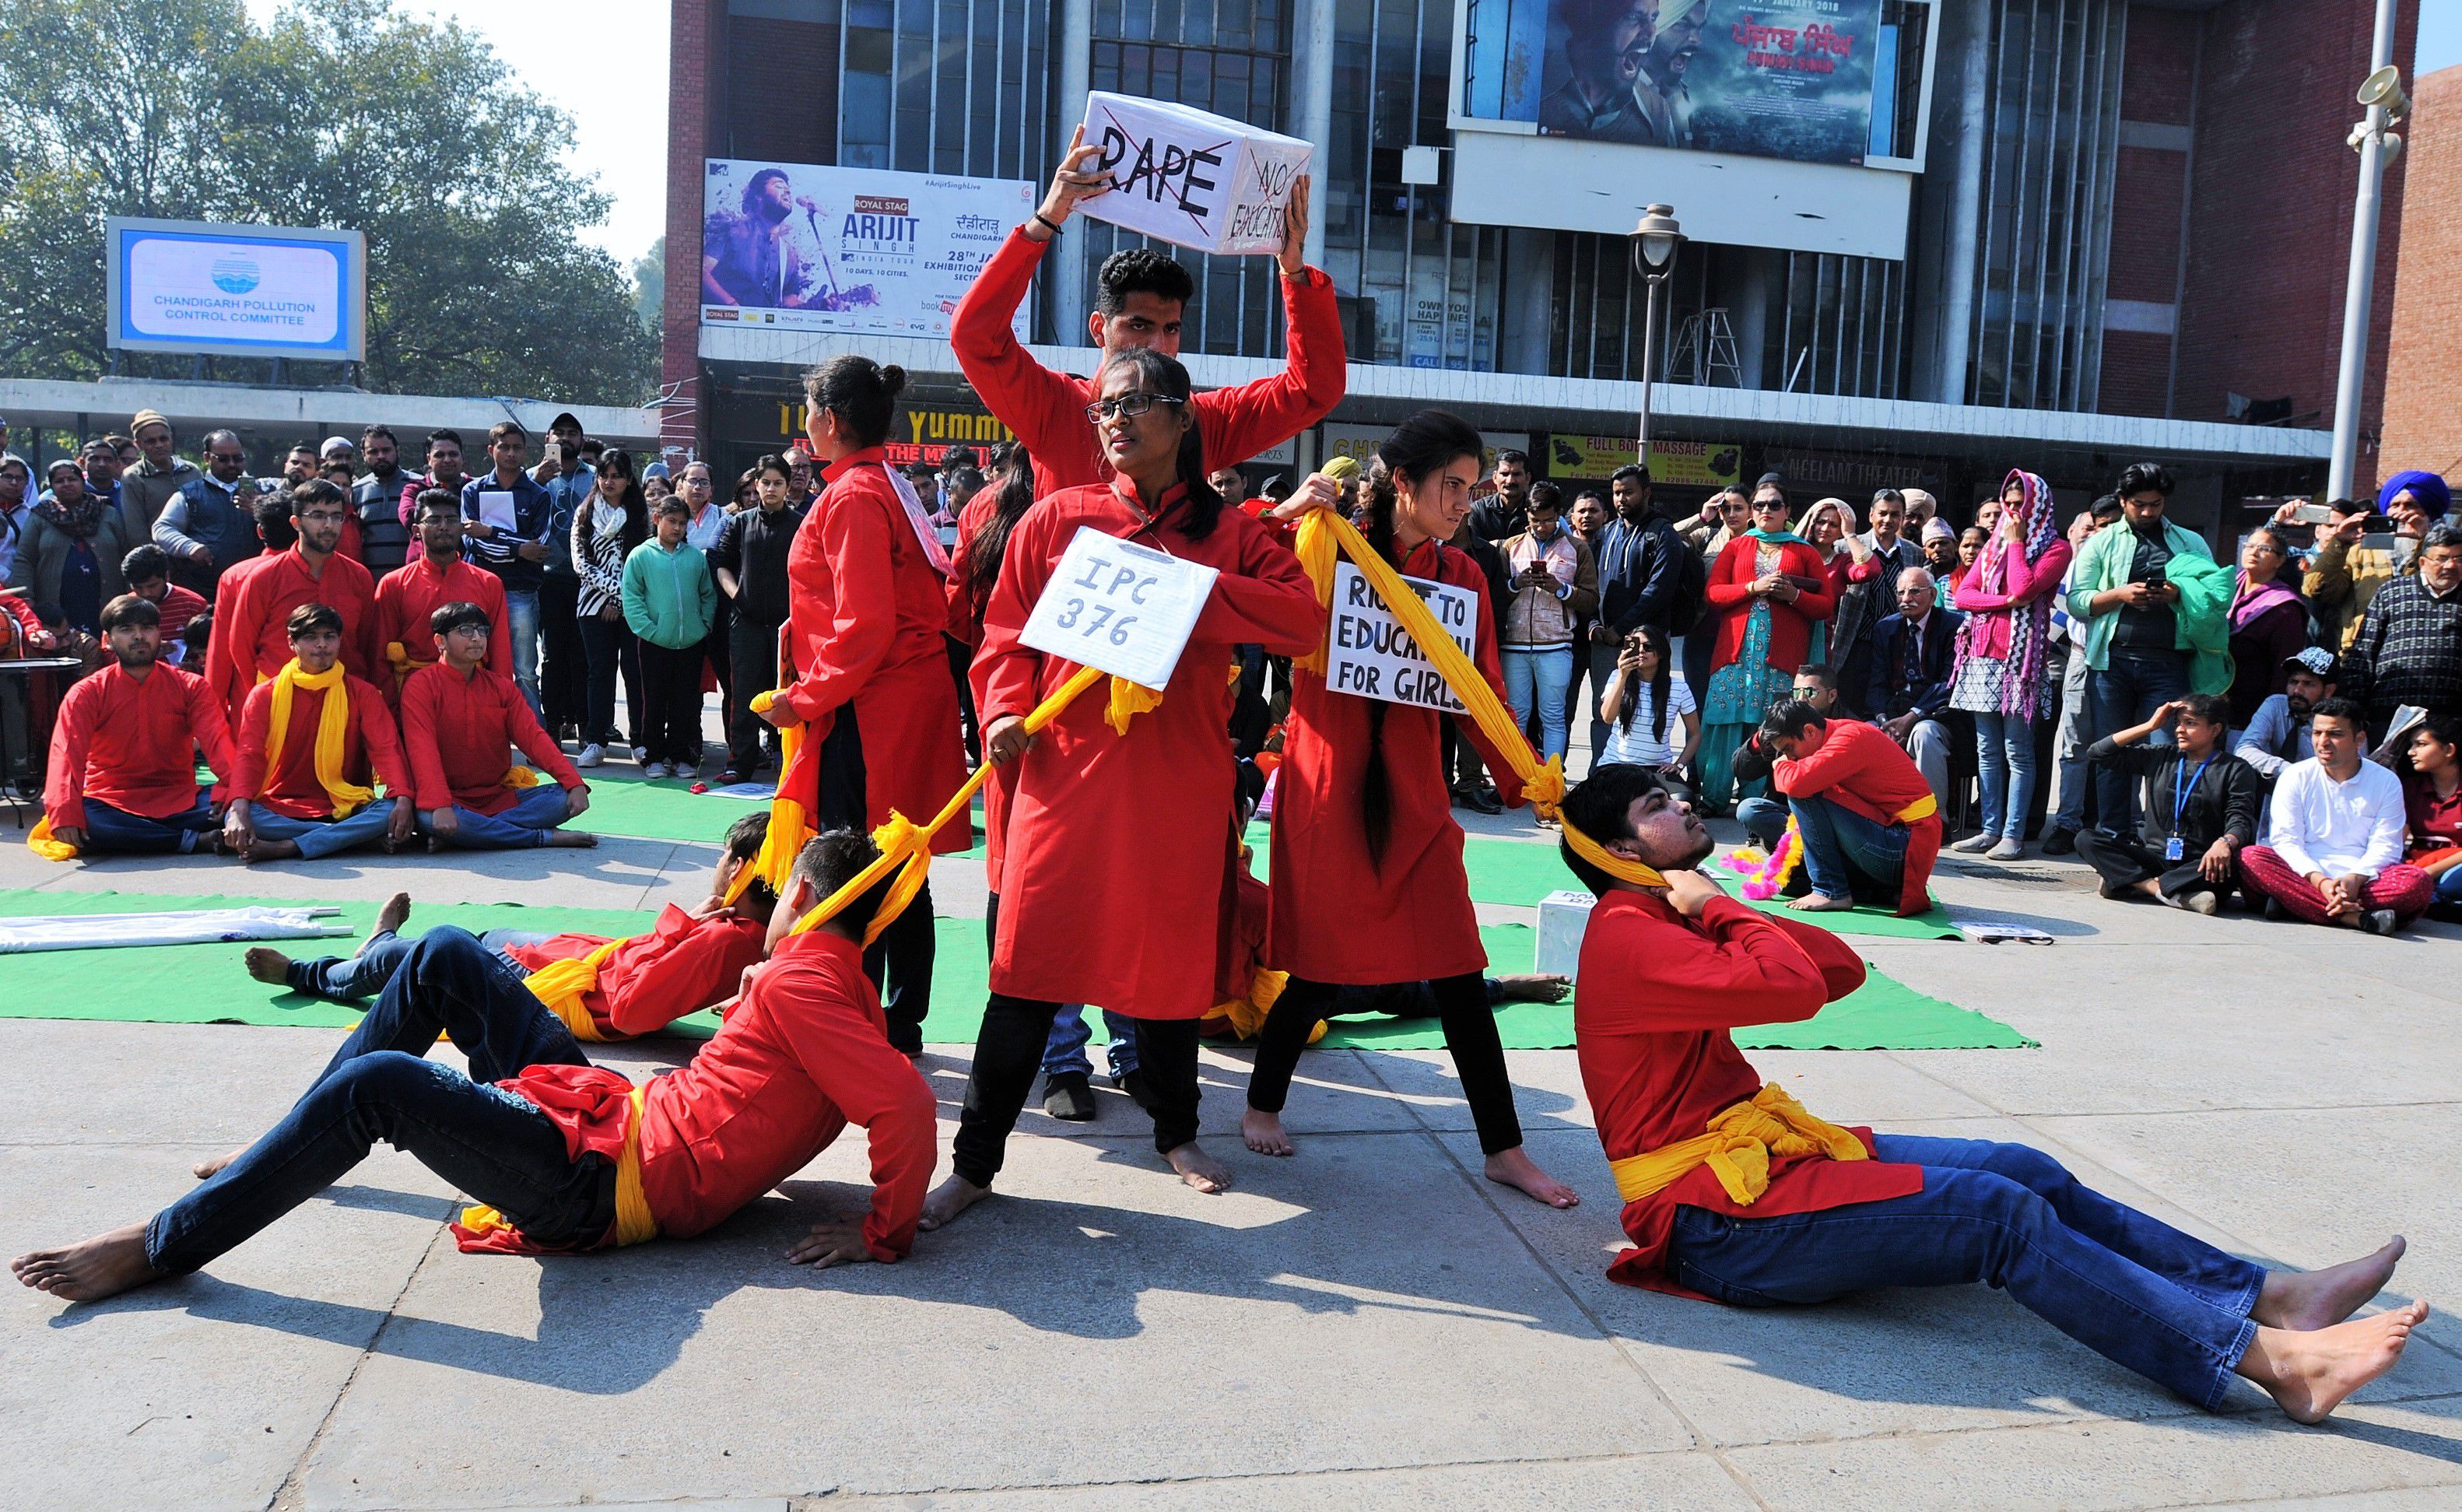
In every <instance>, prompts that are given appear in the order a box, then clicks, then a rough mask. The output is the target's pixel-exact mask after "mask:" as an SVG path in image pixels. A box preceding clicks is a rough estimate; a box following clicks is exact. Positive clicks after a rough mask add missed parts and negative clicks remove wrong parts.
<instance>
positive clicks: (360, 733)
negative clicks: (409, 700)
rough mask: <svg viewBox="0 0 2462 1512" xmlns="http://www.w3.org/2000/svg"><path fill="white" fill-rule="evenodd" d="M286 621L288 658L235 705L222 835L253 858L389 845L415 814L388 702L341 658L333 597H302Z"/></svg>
mask: <svg viewBox="0 0 2462 1512" xmlns="http://www.w3.org/2000/svg"><path fill="white" fill-rule="evenodd" d="M286 628H287V630H288V633H289V636H290V639H291V660H290V662H289V663H288V664H287V665H285V666H284V667H283V669H282V671H281V672H280V673H279V674H277V675H276V676H275V677H273V678H272V679H271V680H269V681H265V682H260V683H258V684H256V686H254V687H252V688H250V689H248V697H247V699H246V701H245V702H244V703H243V705H242V713H241V715H240V727H239V771H238V772H237V773H236V774H235V775H234V776H233V777H232V779H231V800H230V811H229V812H228V813H227V815H226V816H225V817H224V821H223V843H224V844H225V845H227V846H228V847H229V848H230V849H231V850H233V851H235V852H237V853H239V855H240V857H241V858H242V859H243V860H247V861H251V862H253V861H281V860H288V859H290V858H291V857H292V856H305V857H307V858H308V859H309V860H312V861H313V860H314V859H316V858H317V857H318V856H322V855H332V854H334V853H335V852H337V851H347V850H349V849H350V848H351V847H353V846H355V845H365V844H367V843H368V842H369V841H371V840H381V841H383V842H384V848H385V849H386V850H387V851H391V850H393V849H394V847H396V846H398V845H400V844H401V843H402V842H403V841H405V840H407V839H409V838H410V837H411V834H412V832H413V831H414V829H415V828H416V826H417V824H418V820H419V815H418V813H417V811H416V810H413V809H412V807H411V802H410V767H409V764H408V763H406V762H405V761H403V760H402V755H401V737H400V734H399V733H398V732H397V731H396V730H395V728H394V723H393V711H392V710H390V709H388V708H386V707H385V702H384V695H383V694H382V693H379V692H378V691H377V688H376V684H374V683H372V682H364V681H361V680H359V679H357V678H355V677H353V676H351V675H350V674H349V673H348V672H347V671H345V670H344V669H343V668H342V667H341V665H340V664H339V659H340V657H341V654H342V616H340V615H339V614H338V613H336V612H335V610H334V609H333V608H332V607H331V606H330V605H326V604H301V605H300V606H299V607H298V608H296V609H294V610H292V611H291V618H290V621H289V624H288V625H287V627H286ZM378 779H381V780H382V781H383V783H384V787H385V797H384V799H383V800H382V801H381V802H379V801H378V798H377V796H376V792H375V789H374V788H372V787H371V786H370V784H371V783H372V782H374V781H376V780H378Z"/></svg>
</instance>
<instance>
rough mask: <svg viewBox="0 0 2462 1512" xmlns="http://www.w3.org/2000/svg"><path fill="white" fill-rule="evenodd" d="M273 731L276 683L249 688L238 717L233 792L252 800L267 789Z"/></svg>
mask: <svg viewBox="0 0 2462 1512" xmlns="http://www.w3.org/2000/svg"><path fill="white" fill-rule="evenodd" d="M272 732H273V684H272V683H270V682H260V683H258V684H257V685H256V686H255V687H252V688H250V689H248V699H247V701H246V702H245V703H244V704H243V705H242V706H241V709H240V717H239V751H238V754H237V762H238V770H237V771H236V772H234V773H233V774H232V776H231V781H230V795H231V796H232V797H233V798H245V799H247V800H248V802H250V803H254V802H255V801H256V797H257V794H259V793H261V792H263V791H264V790H265V781H266V777H267V775H268V774H267V772H266V769H265V743H266V742H267V741H268V740H269V739H270V738H271V736H272Z"/></svg>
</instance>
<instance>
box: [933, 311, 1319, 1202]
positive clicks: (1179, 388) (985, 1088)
mask: <svg viewBox="0 0 2462 1512" xmlns="http://www.w3.org/2000/svg"><path fill="white" fill-rule="evenodd" d="M1087 419H1088V421H1090V422H1091V424H1092V425H1093V427H1094V431H1095V436H1096V440H1097V442H1098V443H1099V444H1100V445H1101V447H1102V452H1103V458H1104V460H1105V461H1106V462H1108V463H1109V464H1111V466H1112V478H1111V480H1110V482H1108V483H1106V484H1099V485H1094V486H1087V487H1077V488H1065V489H1062V490H1060V491H1059V492H1056V493H1053V494H1051V495H1050V496H1048V497H1047V498H1045V499H1044V500H1043V501H1042V502H1041V503H1039V504H1037V505H1036V506H1035V507H1034V508H1032V509H1031V510H1029V511H1028V512H1027V513H1026V515H1025V517H1024V518H1022V519H1020V520H1019V521H1018V522H1017V524H1016V526H1015V528H1014V529H1011V531H1010V532H1009V537H1008V547H1007V551H1006V553H1005V557H1004V561H1003V563H1002V566H1001V572H1000V576H999V580H998V581H997V582H996V583H995V584H994V585H993V588H992V593H991V598H990V600H989V602H988V603H986V604H985V606H984V609H983V649H982V650H981V651H980V652H979V653H978V654H977V655H976V658H975V667H974V680H975V704H976V707H977V708H978V709H980V710H981V711H982V714H983V756H984V759H985V760H987V761H991V762H995V763H999V764H1002V765H1006V764H1008V763H1012V762H1014V763H1016V764H1017V788H1016V791H1015V794H1014V796H1013V799H1012V801H1011V803H1010V806H1009V810H1008V820H1007V834H1006V836H1005V852H1006V853H1005V856H1004V860H1003V863H1002V868H1001V891H1000V918H999V920H998V924H997V931H996V934H995V942H994V945H993V949H992V969H991V997H990V1001H989V1002H988V1003H987V1004H985V1005H984V1008H983V1030H982V1032H981V1034H980V1035H979V1036H978V1038H977V1040H976V1042H975V1061H974V1070H973V1073H972V1074H971V1075H970V1076H969V1077H968V1079H967V1082H966V1106H965V1112H964V1115H963V1116H962V1117H961V1119H960V1121H959V1125H958V1137H957V1141H956V1145H955V1147H954V1149H953V1150H952V1152H951V1157H950V1169H951V1175H950V1177H949V1178H948V1179H947V1180H946V1181H944V1182H942V1183H941V1184H940V1186H939V1189H938V1190H936V1191H935V1192H934V1193H933V1194H932V1196H931V1197H930V1199H927V1200H926V1201H925V1203H924V1207H923V1223H924V1226H926V1227H938V1226H939V1224H942V1223H945V1222H947V1221H949V1220H951V1219H953V1218H955V1217H957V1216H958V1214H960V1213H961V1212H963V1211H965V1209H966V1208H968V1207H969V1206H971V1205H973V1204H974V1203H975V1202H976V1201H978V1200H980V1199H982V1198H983V1196H984V1195H985V1194H986V1193H988V1191H989V1190H990V1188H991V1184H992V1179H993V1177H995V1176H997V1175H998V1174H999V1172H1000V1168H1001V1156H1002V1153H1003V1149H1004V1146H1005V1145H1006V1143H1007V1140H1008V1134H1009V1130H1010V1129H1011V1127H1012V1126H1014V1125H1015V1123H1016V1122H1017V1115H1018V1111H1019V1110H1020V1109H1021V1108H1023V1107H1024V1106H1025V1103H1026V1093H1027V1092H1028V1091H1031V1090H1032V1088H1033V1085H1034V1078H1035V1073H1036V1072H1037V1071H1038V1070H1039V1069H1041V1068H1042V1064H1043V1052H1044V1046H1045V1043H1046V1041H1047V1039H1048V1038H1049V1036H1050V1033H1051V1026H1052V1019H1053V1016H1054V1015H1055V1014H1056V1013H1058V1011H1059V1009H1060V1005H1061V1004H1064V1003H1096V1004H1102V1005H1103V1006H1105V1007H1108V1008H1112V1009H1114V1010H1116V1011H1118V1012H1120V1013H1124V1014H1127V1015H1129V1016H1131V1017H1132V1018H1134V1019H1135V1020H1136V1034H1137V1044H1138V1061H1139V1069H1140V1071H1141V1073H1142V1076H1143V1080H1144V1083H1145V1086H1146V1088H1147V1091H1148V1093H1149V1096H1150V1101H1149V1103H1148V1108H1149V1111H1150V1112H1152V1113H1153V1115H1154V1120H1155V1150H1156V1151H1157V1152H1158V1153H1160V1154H1161V1155H1162V1156H1163V1157H1164V1158H1165V1159H1166V1160H1168V1161H1169V1162H1170V1164H1171V1167H1172V1169H1173V1170H1174V1171H1177V1173H1179V1176H1180V1178H1181V1179H1182V1180H1184V1181H1186V1182H1187V1183H1188V1184H1189V1185H1190V1186H1193V1187H1195V1188H1197V1189H1198V1190H1199V1191H1200V1192H1219V1191H1221V1190H1222V1189H1223V1188H1225V1187H1227V1186H1229V1185H1230V1181H1231V1176H1230V1172H1229V1171H1228V1170H1227V1169H1226V1168H1224V1167H1223V1166H1222V1165H1221V1163H1220V1162H1219V1161H1217V1160H1216V1159H1215V1158H1214V1157H1213V1156H1210V1155H1208V1154H1206V1153H1205V1152H1204V1151H1203V1150H1201V1149H1199V1146H1198V1143H1197V1097H1198V1091H1197V1027H1198V1021H1199V1019H1201V1018H1203V1017H1204V1016H1205V1014H1206V1013H1207V1012H1208V1011H1209V1010H1211V1009H1212V1008H1213V1007H1214V1005H1215V1004H1218V1003H1220V1002H1221V1001H1222V999H1223V998H1224V996H1225V995H1226V994H1225V992H1224V983H1222V981H1221V978H1222V977H1223V975H1224V969H1223V968H1224V965H1225V964H1226V962H1225V960H1224V957H1225V954H1226V952H1225V949H1224V945H1225V941H1226V940H1228V939H1229V938H1230V932H1231V929H1232V925H1233V922H1234V915H1233V903H1234V893H1233V890H1232V886H1233V884H1232V867H1233V865H1234V864H1235V863H1234V856H1235V855H1236V853H1237V844H1238V836H1237V834H1236V833H1235V832H1234V830H1233V825H1232V807H1233V800H1234V797H1235V790H1236V786H1237V784H1236V777H1235V771H1234V767H1233V760H1232V752H1231V737H1230V718H1231V692H1232V683H1231V680H1230V672H1231V668H1232V666H1233V663H1234V648H1235V647H1237V646H1240V645H1243V644H1248V645H1262V646H1263V647H1264V648H1265V649H1266V650H1267V651H1269V652H1274V653H1279V654H1283V655H1295V654H1299V653H1303V652H1306V651H1307V650H1308V649H1309V648H1310V647H1312V646H1313V645H1315V644H1316V642H1317V641H1318V640H1319V639H1320V638H1322V637H1323V636H1324V634H1325V611H1324V610H1323V609H1321V608H1319V607H1318V605H1317V599H1316V590H1315V588H1314V587H1313V586H1312V585H1311V584H1310V583H1309V582H1308V578H1307V573H1306V572H1302V571H1301V570H1300V564H1299V561H1298V559H1297V558H1295V557H1293V556H1292V555H1291V553H1290V551H1288V550H1287V549H1285V547H1283V546H1282V545H1281V544H1279V543H1278V542H1277V541H1276V540H1275V539H1274V536H1273V531H1272V530H1271V529H1269V528H1268V527H1266V526H1265V525H1263V524H1262V523H1260V522H1259V521H1257V520H1254V519H1251V518H1250V517H1248V516H1247V515H1245V514H1242V513H1241V512H1240V511H1239V510H1237V509H1226V508H1223V506H1222V497H1221V495H1220V494H1218V493H1216V492H1215V491H1214V488H1213V486H1211V485H1210V484H1208V483H1207V482H1206V475H1205V460H1204V443H1203V438H1202V437H1201V436H1200V435H1199V429H1198V423H1197V417H1196V415H1195V413H1194V412H1193V411H1192V410H1191V408H1190V405H1189V382H1188V370H1187V369H1186V368H1183V367H1181V366H1180V365H1179V364H1178V363H1177V362H1176V361H1174V360H1173V359H1171V358H1170V357H1167V356H1163V355H1162V354H1161V353H1159V352H1155V351H1152V350H1132V351H1126V352H1114V353H1112V354H1111V355H1110V356H1107V357H1106V358H1105V359H1104V362H1103V367H1102V371H1101V373H1100V374H1099V375H1098V377H1097V378H1096V379H1095V385H1094V402H1093V403H1092V404H1091V405H1089V406H1088V407H1087ZM1084 528H1091V529H1095V530H1099V531H1101V532H1103V533H1104V534H1107V535H1112V536H1116V537H1119V538H1120V539H1122V540H1125V541H1131V542H1134V543H1135V544H1137V545H1139V546H1143V547H1147V548H1150V549H1152V550H1155V551H1164V552H1167V553H1169V554H1170V555H1173V556H1176V557H1179V558H1181V559H1183V560H1187V561H1193V562H1199V563H1202V564H1203V565H1205V566H1207V567H1211V568H1213V569H1215V570H1216V572H1219V573H1220V576H1218V577H1217V578H1216V579H1215V580H1214V584H1213V587H1212V589H1211V590H1210V592H1209V594H1208V596H1207V598H1206V601H1205V607H1204V612H1203V613H1202V614H1201V615H1199V617H1198V621H1197V626H1196V630H1195V632H1194V633H1193V634H1192V635H1191V636H1190V637H1189V640H1188V643H1187V646H1186V649H1185V650H1184V651H1183V652H1182V653H1181V655H1180V658H1179V662H1178V665H1177V668H1176V669H1175V670H1174V671H1173V673H1172V677H1171V682H1170V685H1169V686H1168V687H1166V688H1165V689H1164V690H1163V694H1162V702H1160V703H1159V704H1157V705H1155V706H1154V707H1152V708H1148V709H1145V710H1144V711H1143V712H1140V713H1136V714H1134V715H1133V716H1129V717H1127V718H1125V720H1124V722H1123V724H1122V726H1121V727H1118V728H1115V727H1114V726H1113V725H1112V723H1111V719H1110V717H1109V716H1111V715H1112V712H1113V710H1112V707H1111V706H1110V705H1111V702H1112V701H1111V699H1109V698H1108V697H1107V696H1106V693H1107V685H1106V684H1105V683H1103V682H1099V681H1098V682H1097V683H1095V685H1094V686H1093V687H1092V688H1091V689H1090V690H1089V691H1087V692H1086V693H1085V694H1083V695H1081V696H1080V697H1079V698H1078V699H1077V701H1076V702H1074V703H1071V704H1070V705H1069V708H1068V709H1067V711H1066V712H1064V713H1063V714H1061V715H1060V717H1059V718H1058V719H1056V720H1054V721H1053V722H1052V723H1051V724H1050V726H1049V727H1048V728H1047V729H1046V730H1044V732H1043V733H1042V734H1040V735H1036V736H1028V735H1027V734H1026V727H1025V726H1026V715H1027V714H1028V713H1029V712H1031V711H1032V710H1033V708H1034V707H1035V705H1036V704H1037V703H1039V702H1042V701H1043V700H1044V699H1045V698H1046V697H1047V696H1048V695H1049V694H1050V693H1051V692H1052V691H1053V690H1054V689H1055V688H1057V687H1059V686H1060V684H1061V683H1062V682H1064V681H1067V680H1069V678H1070V677H1071V676H1073V675H1074V674H1075V673H1076V672H1077V670H1078V668H1077V664H1076V663H1074V662H1070V661H1066V660H1063V659H1060V658H1058V657H1055V656H1050V655H1047V654H1046V653H1043V652H1040V651H1037V650H1035V649H1034V648H1032V647H1030V646H1028V645H1026V644H1025V643H1024V641H1023V640H1021V639H1020V638H1019V637H1020V635H1021V633H1022V632H1023V631H1024V630H1025V628H1026V617H1027V616H1028V615H1030V614H1031V613H1032V612H1033V609H1034V605H1035V601H1036V600H1037V599H1038V598H1040V597H1041V596H1042V594H1043V590H1044V587H1045V585H1046V584H1047V583H1048V582H1050V580H1051V577H1052V572H1053V569H1054V568H1055V566H1056V565H1057V564H1058V562H1059V560H1060V558H1061V555H1062V553H1064V552H1065V551H1067V550H1068V548H1069V542H1070V540H1071V539H1073V538H1074V537H1075V536H1076V534H1077V532H1078V530H1079V529H1084ZM1121 712H1123V713H1125V712H1126V711H1125V707H1124V708H1123V709H1122V710H1121Z"/></svg>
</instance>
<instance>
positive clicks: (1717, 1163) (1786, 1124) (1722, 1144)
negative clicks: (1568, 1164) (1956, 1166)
mask: <svg viewBox="0 0 2462 1512" xmlns="http://www.w3.org/2000/svg"><path fill="white" fill-rule="evenodd" d="M1797 1155H1826V1156H1829V1158H1831V1159H1832V1160H1867V1159H1869V1158H1871V1156H1870V1155H1869V1153H1868V1152H1867V1151H1866V1150H1865V1148H1864V1141H1862V1140H1861V1139H1858V1138H1856V1137H1855V1136H1854V1135H1853V1134H1848V1133H1847V1132H1846V1130H1844V1129H1841V1128H1839V1127H1838V1126H1837V1125H1836V1124H1832V1123H1824V1122H1823V1121H1821V1120H1820V1119H1818V1118H1816V1117H1814V1116H1813V1115H1812V1114H1811V1113H1809V1112H1805V1111H1804V1107H1803V1104H1802V1103H1800V1102H1797V1101H1796V1100H1795V1099H1794V1098H1793V1097H1790V1096H1788V1095H1787V1094H1786V1091H1785V1090H1784V1089H1782V1088H1781V1087H1780V1086H1779V1085H1778V1083H1776V1082H1771V1083H1770V1084H1769V1085H1767V1086H1765V1087H1763V1088H1762V1089H1761V1090H1760V1091H1758V1092H1755V1093H1754V1094H1753V1095H1752V1097H1751V1099H1750V1100H1749V1101H1745V1102H1740V1103H1738V1104H1736V1105H1735V1106H1734V1107H1733V1108H1729V1109H1726V1110H1724V1111H1722V1112H1719V1113H1718V1114H1717V1116H1716V1117H1714V1118H1712V1119H1711V1120H1710V1130H1709V1132H1708V1133H1707V1134H1696V1135H1695V1136H1694V1137H1693V1138H1690V1139H1687V1140H1684V1141H1683V1142H1682V1143H1680V1144H1672V1145H1665V1146H1662V1147H1661V1148H1659V1149H1656V1150H1647V1151H1644V1152H1643V1153H1641V1154H1640V1155H1632V1156H1625V1157H1624V1158H1623V1159H1621V1160H1614V1161H1610V1162H1609V1169H1610V1170H1612V1171H1613V1172H1614V1173H1615V1180H1616V1194H1617V1195H1618V1196H1619V1197H1622V1198H1623V1199H1625V1200H1626V1201H1628V1202H1634V1201H1639V1200H1640V1199H1643V1198H1645V1197H1649V1196H1650V1195H1651V1194H1652V1193H1654V1192H1663V1191H1665V1190H1666V1189H1667V1188H1668V1187H1670V1186H1673V1185H1674V1183H1675V1180H1676V1178H1677V1177H1681V1176H1684V1175H1685V1174H1687V1173H1688V1172H1690V1171H1692V1170H1693V1169H1694V1168H1695V1167H1696V1166H1704V1165H1706V1166H1708V1167H1709V1168H1710V1169H1711V1170H1712V1171H1713V1172H1715V1173H1716V1174H1717V1177H1718V1184H1719V1185H1720V1186H1723V1187H1725V1188H1726V1189H1727V1196H1728V1197H1730V1198H1731V1199H1734V1200H1735V1203H1736V1205H1737V1206H1738V1207H1750V1206H1751V1205H1752V1204H1753V1203H1754V1202H1756V1201H1758V1200H1760V1195H1761V1194H1762V1193H1763V1192H1766V1191H1768V1190H1769V1168H1770V1157H1771V1156H1797Z"/></svg>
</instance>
